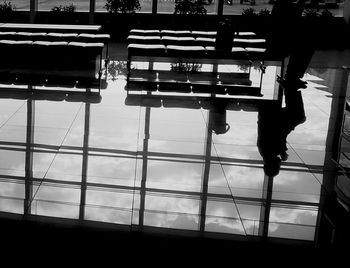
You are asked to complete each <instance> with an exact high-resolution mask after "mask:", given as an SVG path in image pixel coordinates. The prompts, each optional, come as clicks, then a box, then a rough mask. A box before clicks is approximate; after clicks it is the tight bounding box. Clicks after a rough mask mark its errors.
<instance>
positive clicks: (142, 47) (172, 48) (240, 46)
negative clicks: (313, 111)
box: [127, 29, 266, 73]
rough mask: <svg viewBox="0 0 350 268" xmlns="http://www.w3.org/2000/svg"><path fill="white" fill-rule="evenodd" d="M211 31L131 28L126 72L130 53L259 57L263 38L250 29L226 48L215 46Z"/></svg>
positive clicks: (134, 54)
mask: <svg viewBox="0 0 350 268" xmlns="http://www.w3.org/2000/svg"><path fill="white" fill-rule="evenodd" d="M216 34H217V33H216V32H215V31H187V30H184V31H180V30H142V29H131V30H130V34H129V36H128V38H127V40H128V66H127V67H128V72H129V73H130V67H131V61H132V58H133V57H134V56H146V57H147V56H148V57H152V56H155V57H175V58H209V59H211V58H214V59H217V58H224V59H245V60H250V61H252V60H263V59H264V53H265V52H266V40H265V39H263V38H259V37H258V36H257V35H256V34H255V33H253V32H238V33H236V34H235V36H234V38H233V39H232V48H231V50H230V51H225V52H222V51H218V50H217V49H216Z"/></svg>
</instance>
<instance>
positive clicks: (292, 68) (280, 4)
mask: <svg viewBox="0 0 350 268" xmlns="http://www.w3.org/2000/svg"><path fill="white" fill-rule="evenodd" d="M304 7H305V0H298V1H295V0H276V2H275V4H274V6H273V8H272V11H271V25H270V31H269V33H268V36H267V43H268V49H269V50H270V51H271V52H272V53H273V54H274V55H278V56H280V57H289V61H288V65H287V69H286V72H285V75H284V77H282V80H279V82H281V81H282V82H283V83H284V85H289V86H291V87H298V88H306V84H307V83H306V82H305V81H303V80H302V78H303V76H304V74H305V71H306V69H307V67H308V65H309V63H310V61H311V58H312V55H313V54H314V50H315V44H314V40H315V38H314V36H313V34H312V29H308V28H307V25H304V23H303V21H304V20H303V19H302V14H303V10H304Z"/></svg>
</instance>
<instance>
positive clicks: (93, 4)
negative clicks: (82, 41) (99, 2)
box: [89, 0, 96, 24]
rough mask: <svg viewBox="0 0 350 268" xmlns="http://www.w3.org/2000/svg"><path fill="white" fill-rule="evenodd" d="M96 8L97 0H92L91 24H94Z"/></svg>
mask: <svg viewBox="0 0 350 268" xmlns="http://www.w3.org/2000/svg"><path fill="white" fill-rule="evenodd" d="M95 9H96V0H90V7H89V24H94V19H95V18H94V17H95V16H94V14H95Z"/></svg>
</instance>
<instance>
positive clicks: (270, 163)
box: [257, 88, 306, 177]
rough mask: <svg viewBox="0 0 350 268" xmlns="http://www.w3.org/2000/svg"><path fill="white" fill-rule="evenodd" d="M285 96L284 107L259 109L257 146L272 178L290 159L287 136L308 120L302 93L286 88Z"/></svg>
mask: <svg viewBox="0 0 350 268" xmlns="http://www.w3.org/2000/svg"><path fill="white" fill-rule="evenodd" d="M284 94H285V106H284V107H281V106H279V105H278V104H275V105H271V104H268V105H261V106H260V107H259V114H258V141H257V145H258V149H259V152H260V154H261V156H262V157H263V160H264V172H265V174H266V175H267V176H271V177H274V176H276V175H277V174H278V173H279V170H280V165H281V161H286V160H287V159H288V154H287V150H288V149H287V136H288V135H289V133H291V132H292V131H293V130H294V129H295V127H296V126H298V125H300V124H302V123H304V122H305V120H306V117H305V111H304V103H303V99H302V95H301V92H300V91H297V90H296V89H291V88H286V89H285V91H284Z"/></svg>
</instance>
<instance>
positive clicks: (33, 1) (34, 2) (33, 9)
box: [29, 0, 38, 23]
mask: <svg viewBox="0 0 350 268" xmlns="http://www.w3.org/2000/svg"><path fill="white" fill-rule="evenodd" d="M37 11H38V0H30V7H29V12H30V15H29V22H30V23H34V22H35V16H36V13H37Z"/></svg>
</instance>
